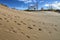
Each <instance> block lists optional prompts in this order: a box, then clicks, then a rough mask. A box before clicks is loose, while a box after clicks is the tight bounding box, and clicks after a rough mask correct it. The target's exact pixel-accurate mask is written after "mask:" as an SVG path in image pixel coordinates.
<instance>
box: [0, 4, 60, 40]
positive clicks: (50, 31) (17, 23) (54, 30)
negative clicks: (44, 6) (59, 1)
mask: <svg viewBox="0 0 60 40" xmlns="http://www.w3.org/2000/svg"><path fill="white" fill-rule="evenodd" d="M0 40H60V14H59V13H56V12H51V11H40V12H27V11H19V10H14V9H10V8H7V7H4V6H2V5H0Z"/></svg>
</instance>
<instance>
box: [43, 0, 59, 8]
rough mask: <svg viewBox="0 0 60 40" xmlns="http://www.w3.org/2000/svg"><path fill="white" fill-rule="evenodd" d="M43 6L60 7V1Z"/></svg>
mask: <svg viewBox="0 0 60 40" xmlns="http://www.w3.org/2000/svg"><path fill="white" fill-rule="evenodd" d="M44 6H46V7H49V6H52V7H53V8H54V9H60V2H58V1H55V2H53V3H52V4H45V5H44Z"/></svg>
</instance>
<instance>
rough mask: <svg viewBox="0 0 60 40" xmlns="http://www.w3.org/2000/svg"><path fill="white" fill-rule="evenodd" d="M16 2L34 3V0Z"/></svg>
mask: <svg viewBox="0 0 60 40" xmlns="http://www.w3.org/2000/svg"><path fill="white" fill-rule="evenodd" d="M18 1H23V2H24V3H31V2H36V0H18Z"/></svg>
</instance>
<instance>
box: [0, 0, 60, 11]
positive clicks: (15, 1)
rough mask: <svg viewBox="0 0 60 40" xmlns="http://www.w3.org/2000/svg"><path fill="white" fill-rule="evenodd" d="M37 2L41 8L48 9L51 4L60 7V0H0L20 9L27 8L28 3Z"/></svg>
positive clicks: (55, 7) (56, 7)
mask: <svg viewBox="0 0 60 40" xmlns="http://www.w3.org/2000/svg"><path fill="white" fill-rule="evenodd" d="M36 2H38V3H39V4H38V5H39V6H38V7H39V9H40V8H41V7H44V8H45V9H46V8H47V7H49V5H50V4H51V6H52V7H53V8H54V9H60V0H0V3H3V4H5V5H7V6H9V7H10V8H16V9H20V10H25V9H27V8H28V5H34V4H35V3H36Z"/></svg>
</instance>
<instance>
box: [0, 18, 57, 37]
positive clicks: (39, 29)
mask: <svg viewBox="0 0 60 40" xmlns="http://www.w3.org/2000/svg"><path fill="white" fill-rule="evenodd" d="M4 19H5V20H6V22H9V20H7V18H4ZM0 20H1V21H2V20H3V19H2V18H0ZM14 22H15V23H16V24H17V25H21V24H20V23H18V22H17V21H14ZM20 22H21V23H23V24H24V25H27V24H26V23H24V22H23V21H20ZM39 23H41V22H39ZM42 24H43V25H45V23H42ZM0 25H2V24H1V23H0ZM35 26H36V25H33V27H35ZM52 26H57V25H53V24H52ZM27 28H28V29H30V30H31V29H34V28H32V27H27ZM11 29H12V32H14V33H17V31H15V30H14V28H13V27H11ZM54 30H55V31H57V29H56V28H54ZM38 31H42V29H41V28H38ZM21 33H22V34H23V35H25V33H23V32H21ZM49 33H51V32H50V31H49ZM26 37H27V38H30V36H29V35H26Z"/></svg>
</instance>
